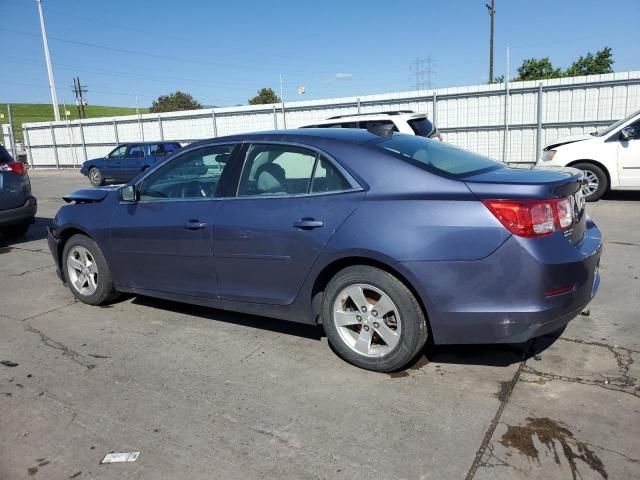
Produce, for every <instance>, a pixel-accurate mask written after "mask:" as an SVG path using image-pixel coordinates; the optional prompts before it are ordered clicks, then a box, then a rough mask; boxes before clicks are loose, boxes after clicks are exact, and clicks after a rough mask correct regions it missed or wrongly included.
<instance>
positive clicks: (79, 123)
mask: <svg viewBox="0 0 640 480" xmlns="http://www.w3.org/2000/svg"><path fill="white" fill-rule="evenodd" d="M78 126H79V127H80V141H81V142H82V152H83V153H84V161H85V162H86V161H87V160H89V157H88V156H87V144H86V143H85V141H84V128H83V126H82V121H80V120H78Z"/></svg>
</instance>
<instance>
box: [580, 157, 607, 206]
mask: <svg viewBox="0 0 640 480" xmlns="http://www.w3.org/2000/svg"><path fill="white" fill-rule="evenodd" d="M571 166H572V167H573V168H577V169H578V170H582V172H583V173H584V176H585V179H586V180H587V185H585V186H584V187H582V192H583V193H584V198H585V200H586V201H587V202H596V201H598V200H600V197H602V195H604V194H605V193H606V191H607V190H608V189H609V179H608V178H607V174H606V173H605V172H604V170H602V168H600V167H599V166H597V165H594V164H593V163H576V164H575V165H571Z"/></svg>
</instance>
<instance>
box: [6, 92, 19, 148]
mask: <svg viewBox="0 0 640 480" xmlns="http://www.w3.org/2000/svg"><path fill="white" fill-rule="evenodd" d="M7 116H8V117H9V142H11V154H12V155H13V158H15V159H16V160H18V152H17V151H16V138H15V137H14V136H13V116H12V115H11V104H9V103H7Z"/></svg>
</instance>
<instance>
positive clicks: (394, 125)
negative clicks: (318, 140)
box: [299, 110, 442, 140]
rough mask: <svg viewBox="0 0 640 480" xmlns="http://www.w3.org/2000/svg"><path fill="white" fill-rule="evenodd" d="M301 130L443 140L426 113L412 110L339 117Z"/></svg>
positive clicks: (312, 124) (311, 124)
mask: <svg viewBox="0 0 640 480" xmlns="http://www.w3.org/2000/svg"><path fill="white" fill-rule="evenodd" d="M299 128H362V129H365V130H378V131H384V130H390V131H393V132H400V133H407V134H409V135H419V136H421V137H427V138H436V139H438V140H442V136H441V135H440V132H438V129H437V128H436V127H435V125H434V124H433V123H432V122H431V121H430V120H429V119H428V118H427V116H426V115H425V114H424V113H415V112H414V111H412V110H397V111H392V112H375V113H361V114H355V115H338V116H336V117H330V118H327V119H326V120H321V121H319V122H314V123H310V124H307V125H302V126H300V127H299Z"/></svg>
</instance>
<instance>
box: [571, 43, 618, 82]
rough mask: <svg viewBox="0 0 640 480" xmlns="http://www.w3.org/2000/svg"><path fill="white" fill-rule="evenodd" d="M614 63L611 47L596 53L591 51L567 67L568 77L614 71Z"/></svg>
mask: <svg viewBox="0 0 640 480" xmlns="http://www.w3.org/2000/svg"><path fill="white" fill-rule="evenodd" d="M612 65H613V55H612V54H611V49H610V48H609V47H604V48H603V49H602V50H599V51H597V52H596V54H595V55H593V54H592V53H591V52H589V53H587V55H586V56H584V57H580V58H578V60H576V61H575V62H573V64H572V65H571V66H570V67H569V68H567V71H566V72H565V75H566V76H567V77H576V76H578V75H597V74H600V73H612V72H613V68H612Z"/></svg>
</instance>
